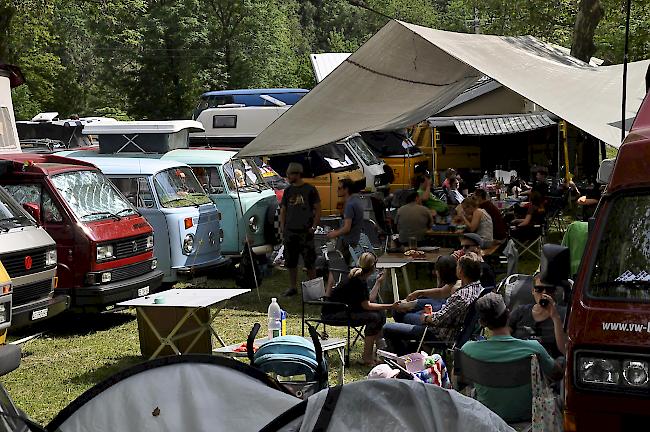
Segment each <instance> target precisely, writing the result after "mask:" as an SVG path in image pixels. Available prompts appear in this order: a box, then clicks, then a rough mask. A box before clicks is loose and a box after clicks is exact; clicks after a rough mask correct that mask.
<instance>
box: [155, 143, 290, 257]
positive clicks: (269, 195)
mask: <svg viewBox="0 0 650 432" xmlns="http://www.w3.org/2000/svg"><path fill="white" fill-rule="evenodd" d="M235 155H236V152H234V151H228V150H215V149H199V148H192V149H177V150H172V151H170V152H168V153H165V154H164V155H163V156H162V158H161V159H162V160H174V161H178V162H183V163H186V164H188V165H189V166H190V167H192V170H193V171H194V174H196V177H197V178H198V179H199V182H200V183H201V184H202V185H203V187H204V189H205V191H206V193H208V195H209V196H210V198H211V199H212V201H214V203H215V204H216V205H217V207H218V208H219V211H221V214H222V218H221V228H222V230H223V243H222V244H221V252H222V253H223V254H224V255H226V256H230V257H233V258H238V257H241V255H242V253H243V251H244V250H245V248H244V244H245V241H246V238H247V237H248V239H249V242H250V246H251V249H252V251H253V253H254V254H255V255H256V256H258V257H261V256H264V255H266V254H267V253H270V252H271V251H272V250H273V245H274V244H276V243H277V240H276V230H275V228H274V220H275V218H276V212H277V208H278V200H277V197H276V195H275V192H274V190H273V188H272V187H271V186H269V185H268V183H267V182H266V181H265V180H264V178H263V174H262V173H261V172H260V170H259V168H258V167H257V165H256V164H255V161H254V160H252V159H246V158H244V159H233V158H234V156H235Z"/></svg>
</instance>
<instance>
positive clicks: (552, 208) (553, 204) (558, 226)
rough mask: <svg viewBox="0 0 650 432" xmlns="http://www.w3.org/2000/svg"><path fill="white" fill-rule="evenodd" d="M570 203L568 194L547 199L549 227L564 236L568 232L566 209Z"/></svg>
mask: <svg viewBox="0 0 650 432" xmlns="http://www.w3.org/2000/svg"><path fill="white" fill-rule="evenodd" d="M567 202H568V198H567V196H566V194H563V195H558V196H548V197H547V198H546V217H547V220H548V227H549V228H553V229H555V230H556V231H558V232H560V233H562V234H564V232H565V231H566V222H565V221H564V208H565V207H566V204H567Z"/></svg>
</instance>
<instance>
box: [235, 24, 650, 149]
mask: <svg viewBox="0 0 650 432" xmlns="http://www.w3.org/2000/svg"><path fill="white" fill-rule="evenodd" d="M648 64H650V61H648V60H645V61H641V62H635V63H631V64H630V65H629V67H628V95H627V107H626V111H625V113H626V114H625V116H626V120H627V119H633V118H634V116H635V114H636V112H637V110H638V108H639V106H640V104H641V101H642V99H643V96H644V95H645V81H644V77H645V73H646V69H647V68H648ZM482 75H487V76H489V77H491V78H493V79H495V80H496V81H498V82H500V83H501V84H503V85H504V86H506V87H508V88H510V89H512V90H513V91H515V92H517V93H519V94H521V95H522V96H524V97H525V98H527V99H528V100H530V101H532V102H534V103H536V104H537V105H540V106H541V107H543V108H544V109H546V110H548V111H550V112H552V113H553V114H555V115H557V116H558V117H560V118H562V119H565V120H567V121H568V122H569V123H571V124H573V125H575V126H576V127H578V128H580V129H582V130H584V131H585V132H587V133H589V134H591V135H593V136H595V137H596V138H598V139H600V140H602V141H604V142H606V143H608V144H610V145H612V146H615V147H618V146H619V145H620V140H621V131H620V128H619V127H617V126H618V124H620V121H621V120H620V117H621V114H620V112H621V106H620V101H621V81H622V79H621V77H622V65H614V66H600V67H599V66H593V65H590V64H588V63H584V62H582V61H580V60H577V59H575V58H573V57H571V56H568V55H567V54H566V53H565V52H563V51H562V50H560V49H554V48H553V47H552V46H549V45H547V44H544V43H542V42H539V41H538V40H537V39H535V38H533V37H530V36H523V37H504V36H490V35H477V34H464V33H453V32H445V31H441V30H433V29H430V28H427V27H421V26H416V25H413V24H407V23H404V22H400V21H390V22H389V23H388V24H386V25H385V26H384V27H383V28H382V29H381V30H380V31H379V32H377V34H375V35H374V36H373V37H372V38H370V40H368V42H366V43H365V44H364V45H363V46H362V47H361V48H359V49H358V50H357V51H356V52H355V53H354V54H352V55H351V56H350V57H349V58H347V59H346V60H345V61H344V62H343V63H342V64H341V65H340V66H339V67H337V68H336V69H335V70H334V71H333V72H332V73H331V74H329V75H328V76H327V77H326V78H325V79H324V80H323V81H322V82H321V83H320V84H318V85H317V86H316V87H315V88H314V89H313V90H312V91H310V92H309V93H308V94H307V95H306V96H305V97H304V98H302V99H301V100H300V102H298V103H297V104H296V105H294V106H293V108H291V109H289V111H287V112H286V113H285V114H284V115H283V116H282V117H280V118H279V119H278V120H276V121H275V122H274V123H273V124H272V125H271V126H269V127H268V128H267V129H265V130H264V131H263V132H262V133H261V134H260V135H259V136H258V137H257V138H256V139H255V140H253V141H252V142H251V143H250V144H248V145H247V146H246V147H245V148H244V149H243V150H242V151H241V152H240V155H241V156H249V155H269V154H290V153H295V152H299V151H304V150H306V149H309V148H314V147H318V146H320V145H323V144H325V143H328V142H332V141H336V140H339V139H342V138H344V137H346V136H348V135H351V134H353V133H355V132H361V131H371V130H395V129H400V128H404V127H407V126H410V125H412V124H415V123H417V122H420V121H422V120H424V119H426V118H427V117H429V116H430V115H431V114H433V113H435V112H438V111H439V110H440V109H442V108H443V107H444V106H445V105H447V104H448V103H449V102H451V101H452V100H453V99H454V98H455V97H456V96H458V95H459V94H460V93H461V92H462V91H463V90H465V89H466V88H468V87H469V86H471V85H472V84H474V83H475V82H476V81H477V80H478V79H479V78H480V77H481V76H482ZM617 122H618V124H617ZM627 123H628V122H627V121H626V124H627ZM630 123H631V122H630Z"/></svg>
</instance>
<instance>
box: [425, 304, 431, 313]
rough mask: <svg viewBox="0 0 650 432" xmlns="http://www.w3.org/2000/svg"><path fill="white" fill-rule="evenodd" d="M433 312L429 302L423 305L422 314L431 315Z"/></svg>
mask: <svg viewBox="0 0 650 432" xmlns="http://www.w3.org/2000/svg"><path fill="white" fill-rule="evenodd" d="M432 313H433V307H432V306H431V305H430V304H426V305H424V314H425V315H431V314H432Z"/></svg>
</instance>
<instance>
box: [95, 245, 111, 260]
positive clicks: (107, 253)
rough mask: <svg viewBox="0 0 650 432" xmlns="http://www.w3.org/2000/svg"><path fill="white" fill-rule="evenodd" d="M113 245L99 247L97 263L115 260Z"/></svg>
mask: <svg viewBox="0 0 650 432" xmlns="http://www.w3.org/2000/svg"><path fill="white" fill-rule="evenodd" d="M113 256H114V255H113V245H102V246H97V261H102V260H107V259H110V258H113Z"/></svg>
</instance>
